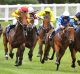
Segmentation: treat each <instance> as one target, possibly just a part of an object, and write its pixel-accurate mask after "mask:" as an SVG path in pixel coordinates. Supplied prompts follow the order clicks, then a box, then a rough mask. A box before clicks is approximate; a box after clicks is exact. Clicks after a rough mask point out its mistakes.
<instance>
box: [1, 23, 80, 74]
mask: <svg viewBox="0 0 80 74" xmlns="http://www.w3.org/2000/svg"><path fill="white" fill-rule="evenodd" d="M8 23H11V22H1V24H2V26H3V28H5V27H6V25H7V24H8ZM28 51H29V49H27V48H26V50H25V53H24V59H23V65H22V66H20V67H15V66H14V65H15V56H14V58H13V59H10V58H9V60H5V58H4V57H5V56H4V47H3V38H2V37H1V38H0V74H65V73H66V74H80V67H79V66H78V65H77V63H76V68H75V69H73V68H71V56H70V51H69V49H67V51H66V52H65V55H64V56H63V58H62V60H61V65H60V68H59V71H56V64H55V59H56V57H55V58H54V60H52V61H50V60H48V61H46V62H45V64H41V63H40V61H39V58H38V57H36V55H37V52H38V44H37V45H36V47H35V49H34V54H33V61H32V62H30V61H29V60H28ZM13 52H14V53H15V52H16V49H14V51H13ZM51 53H52V50H51V52H50V56H51ZM76 56H77V59H79V56H80V54H79V53H77V55H76Z"/></svg>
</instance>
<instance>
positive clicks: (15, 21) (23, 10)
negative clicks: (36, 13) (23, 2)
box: [7, 6, 30, 33]
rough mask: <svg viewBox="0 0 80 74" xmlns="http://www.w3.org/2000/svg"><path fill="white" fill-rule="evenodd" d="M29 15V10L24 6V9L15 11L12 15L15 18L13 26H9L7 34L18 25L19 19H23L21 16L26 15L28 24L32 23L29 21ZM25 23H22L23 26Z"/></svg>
mask: <svg viewBox="0 0 80 74" xmlns="http://www.w3.org/2000/svg"><path fill="white" fill-rule="evenodd" d="M27 13H28V8H27V7H26V6H23V7H21V8H19V9H17V10H15V11H14V12H13V13H12V14H11V15H12V16H13V17H14V20H13V25H8V26H7V33H9V31H10V29H12V28H14V27H15V25H16V23H17V21H18V18H19V17H21V15H23V14H25V15H26V22H27V23H29V22H30V21H29V19H28V17H29V15H28V14H27ZM26 22H25V23H26ZM25 23H22V24H23V25H24V24H25Z"/></svg>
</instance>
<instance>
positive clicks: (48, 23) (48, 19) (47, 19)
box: [43, 15, 50, 29]
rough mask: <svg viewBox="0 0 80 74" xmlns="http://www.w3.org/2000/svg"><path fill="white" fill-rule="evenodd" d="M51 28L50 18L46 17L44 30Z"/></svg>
mask: <svg viewBox="0 0 80 74" xmlns="http://www.w3.org/2000/svg"><path fill="white" fill-rule="evenodd" d="M49 26H50V16H49V15H46V16H44V19H43V28H44V29H48V28H49Z"/></svg>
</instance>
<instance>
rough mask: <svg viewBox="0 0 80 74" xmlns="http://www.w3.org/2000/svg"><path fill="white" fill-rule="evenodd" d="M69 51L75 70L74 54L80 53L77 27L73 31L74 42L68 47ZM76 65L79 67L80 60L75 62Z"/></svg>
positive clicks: (79, 33)
mask: <svg viewBox="0 0 80 74" xmlns="http://www.w3.org/2000/svg"><path fill="white" fill-rule="evenodd" d="M69 48H70V51H71V57H72V65H71V66H72V67H73V68H75V62H76V53H77V52H80V26H78V27H77V29H76V31H75V40H74V42H73V43H71V44H70V46H69ZM77 63H78V65H79V66H80V60H78V61H77Z"/></svg>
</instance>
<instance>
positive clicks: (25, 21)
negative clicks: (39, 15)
mask: <svg viewBox="0 0 80 74" xmlns="http://www.w3.org/2000/svg"><path fill="white" fill-rule="evenodd" d="M21 17H22V18H21V19H22V23H23V24H27V16H25V15H23V16H21Z"/></svg>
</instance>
